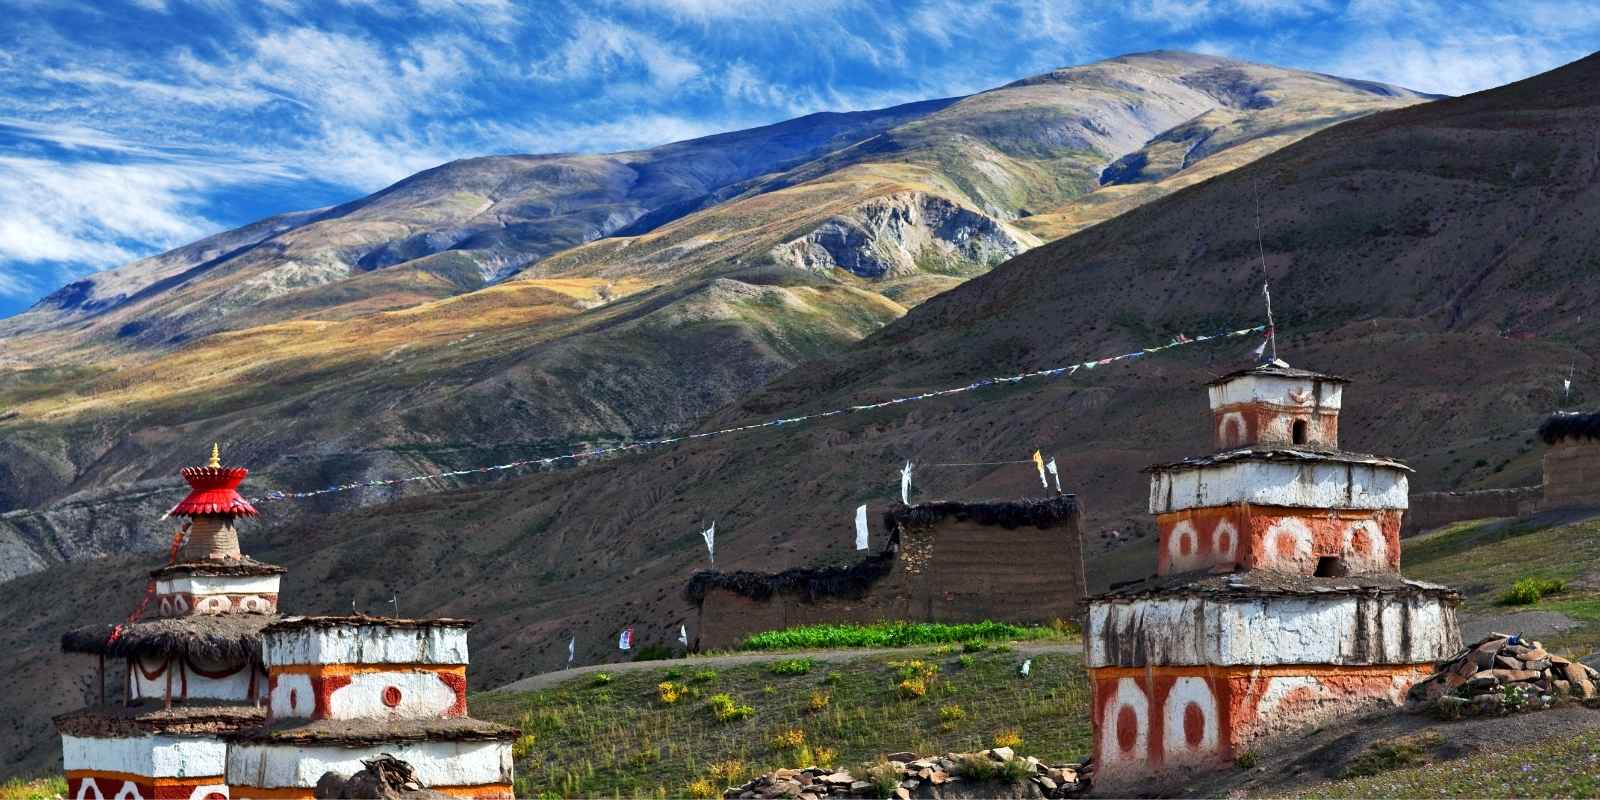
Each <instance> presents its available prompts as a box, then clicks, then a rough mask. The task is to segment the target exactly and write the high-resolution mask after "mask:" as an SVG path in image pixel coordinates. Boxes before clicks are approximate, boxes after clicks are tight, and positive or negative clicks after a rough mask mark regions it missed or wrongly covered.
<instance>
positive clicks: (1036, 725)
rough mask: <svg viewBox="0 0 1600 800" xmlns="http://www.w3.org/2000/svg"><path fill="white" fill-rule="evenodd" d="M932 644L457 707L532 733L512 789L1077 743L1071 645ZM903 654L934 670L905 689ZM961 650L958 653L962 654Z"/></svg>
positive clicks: (642, 784)
mask: <svg viewBox="0 0 1600 800" xmlns="http://www.w3.org/2000/svg"><path fill="white" fill-rule="evenodd" d="M931 652H933V651H931V650H930V649H928V648H921V649H912V650H907V651H905V654H904V655H897V656H870V657H865V658H862V659H860V660H856V661H851V662H847V663H844V664H817V665H815V666H813V667H812V668H811V670H810V671H809V672H807V673H805V674H800V675H778V674H774V673H772V672H771V671H770V670H769V667H768V666H767V665H762V666H741V667H736V668H732V669H726V670H722V671H714V677H712V678H710V679H697V677H696V676H697V671H696V670H694V669H693V668H687V669H684V670H682V672H681V674H680V673H678V672H674V673H671V674H670V675H669V673H668V672H667V670H666V669H665V668H663V669H660V670H640V671H634V672H628V673H619V674H618V675H617V676H615V677H614V678H613V679H612V680H611V681H610V682H609V683H603V684H602V683H598V682H596V681H595V680H594V679H593V678H584V679H582V680H579V681H575V682H573V683H569V684H565V685H562V686H559V687H556V688H553V689H548V690H544V691H539V692H531V693H525V694H500V693H493V694H476V695H473V697H472V699H471V701H470V707H471V709H472V713H473V716H477V717H482V718H485V719H491V720H495V721H498V722H504V723H507V724H511V725H516V726H518V727H520V728H521V729H522V730H523V731H524V733H527V734H531V735H532V737H533V738H532V740H531V742H525V743H523V744H522V745H521V746H520V747H519V757H518V759H517V765H516V768H517V795H518V796H519V797H534V796H543V795H554V796H564V797H579V796H589V797H593V796H603V795H612V794H620V795H623V796H636V795H644V796H657V795H665V796H675V797H677V796H683V795H684V794H685V792H686V790H687V787H688V786H689V784H690V783H691V782H692V781H694V780H695V779H696V778H707V779H709V780H712V782H713V783H714V785H716V786H718V787H719V788H720V787H721V786H725V785H728V784H733V783H738V782H742V781H744V780H747V779H748V778H749V777H751V776H753V775H756V774H760V773H762V772H765V771H768V770H771V769H775V768H778V767H785V766H790V767H792V766H797V765H798V766H809V765H810V764H809V763H807V764H797V761H811V760H816V761H823V762H824V763H822V764H819V765H826V766H839V767H846V768H848V767H855V766H858V765H861V764H864V763H869V762H872V761H874V760H876V759H878V758H879V757H881V756H882V755H884V754H886V753H892V752H897V751H900V750H915V751H918V752H923V753H933V752H939V753H943V752H951V751H968V750H974V749H978V748H983V747H991V746H993V745H994V739H995V737H996V736H997V735H999V734H1002V733H1003V732H1006V731H1014V732H1015V733H1017V734H1018V735H1020V736H1021V738H1022V743H1021V744H1020V745H1017V748H1018V750H1019V752H1022V753H1025V754H1028V755H1034V756H1038V757H1039V758H1041V759H1045V760H1051V761H1065V760H1073V759H1080V760H1081V759H1082V758H1084V757H1085V756H1087V755H1088V750H1089V721H1088V716H1087V715H1086V713H1085V709H1086V708H1087V705H1088V684H1087V682H1086V679H1085V676H1084V673H1083V664H1082V661H1081V660H1080V659H1079V658H1077V657H1076V656H1068V655H1043V656H1038V657H1035V658H1034V660H1033V666H1032V669H1031V675H1030V676H1029V677H1027V678H1024V677H1022V676H1021V675H1020V674H1018V666H1019V664H1020V663H1021V660H1022V659H1021V657H1020V656H1017V655H1015V654H1012V653H996V652H982V653H975V654H971V655H970V656H968V657H967V658H966V659H962V657H961V656H959V655H956V654H954V653H947V654H944V655H942V656H933V655H930V653H931ZM773 658H774V661H773V663H778V662H780V661H781V660H783V659H784V657H783V656H777V655H775V656H774V657H773ZM910 659H923V660H924V661H925V663H930V664H934V663H936V664H938V666H939V670H940V671H939V676H938V678H936V679H935V680H934V681H933V682H932V685H931V687H930V688H929V690H928V692H927V694H926V695H925V696H923V697H921V698H918V699H903V698H902V697H901V696H900V694H899V691H898V690H897V688H896V687H897V684H898V683H899V681H900V677H899V674H898V672H897V670H896V668H894V667H891V666H890V662H901V661H906V660H910ZM963 660H965V661H967V662H968V663H969V664H970V666H962V662H963ZM668 680H671V681H673V682H675V683H679V684H683V685H685V686H687V687H689V688H690V689H691V690H693V692H694V693H695V694H697V695H699V696H698V697H692V696H686V697H684V698H682V699H680V700H679V701H678V702H677V703H675V704H672V705H667V704H665V703H663V702H662V701H661V700H660V698H659V696H658V691H657V684H659V683H661V682H663V681H668ZM719 692H726V693H728V694H730V695H732V696H733V697H734V698H735V699H736V701H737V702H739V703H740V704H744V705H749V706H750V707H751V708H753V709H754V714H753V715H751V716H750V717H748V718H746V719H742V720H735V721H732V722H727V723H718V722H717V721H715V720H714V719H713V718H712V716H711V713H710V711H709V710H708V709H707V707H706V702H705V698H706V697H708V696H710V695H712V694H715V693H719ZM813 693H820V694H823V695H826V696H827V698H828V701H827V705H826V707H825V708H823V709H822V710H820V711H812V710H811V707H810V704H811V697H812V695H813ZM949 707H959V708H960V713H961V714H962V718H961V719H959V720H955V721H953V722H950V723H949V724H948V725H946V726H945V727H943V728H942V727H941V725H942V724H943V723H942V720H948V718H949V717H950V716H951V715H953V714H954V713H955V712H951V711H945V712H944V714H945V717H941V709H945V708H949ZM794 730H800V731H803V739H804V742H805V746H806V747H807V748H808V749H809V755H810V756H811V758H810V759H807V758H805V756H807V755H808V753H804V752H799V748H798V747H796V746H793V745H790V744H783V743H779V742H777V741H776V738H777V737H778V736H779V735H780V734H782V733H785V732H789V731H794ZM819 749H820V750H822V751H828V752H831V753H832V754H833V757H832V758H827V759H824V758H823V757H824V756H826V755H828V752H822V754H821V756H819V755H818V753H819ZM719 796H720V795H719Z"/></svg>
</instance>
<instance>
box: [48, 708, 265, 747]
mask: <svg viewBox="0 0 1600 800" xmlns="http://www.w3.org/2000/svg"><path fill="white" fill-rule="evenodd" d="M266 717H267V711H266V709H265V708H262V707H261V705H260V704H258V703H253V702H245V701H240V702H227V701H224V700H205V701H201V702H194V701H184V700H174V701H173V703H172V708H165V707H164V703H162V702H161V701H159V700H141V701H139V702H137V703H134V704H133V705H131V706H129V705H125V704H123V703H112V704H109V705H103V706H91V707H89V708H83V709H79V710H77V711H73V712H71V713H68V714H62V715H61V716H58V717H56V718H55V723H56V730H57V731H59V732H60V733H62V734H64V735H67V736H87V737H94V738H101V739H106V738H121V737H126V736H142V735H147V734H153V733H162V734H169V735H189V736H216V735H219V734H225V733H232V732H234V731H236V730H239V729H240V728H248V727H254V726H257V725H260V724H261V723H262V722H265V721H266Z"/></svg>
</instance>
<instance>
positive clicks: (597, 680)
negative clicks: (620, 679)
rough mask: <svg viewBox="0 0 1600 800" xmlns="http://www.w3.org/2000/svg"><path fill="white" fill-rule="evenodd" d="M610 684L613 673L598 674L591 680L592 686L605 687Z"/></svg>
mask: <svg viewBox="0 0 1600 800" xmlns="http://www.w3.org/2000/svg"><path fill="white" fill-rule="evenodd" d="M610 682H611V673H609V672H596V673H595V674H594V675H593V676H592V677H590V678H589V685H590V686H604V685H606V684H608V683H610Z"/></svg>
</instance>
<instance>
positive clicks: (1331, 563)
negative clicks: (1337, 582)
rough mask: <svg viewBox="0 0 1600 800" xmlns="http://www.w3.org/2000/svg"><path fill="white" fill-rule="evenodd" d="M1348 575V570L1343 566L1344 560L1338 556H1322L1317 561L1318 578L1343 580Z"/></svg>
mask: <svg viewBox="0 0 1600 800" xmlns="http://www.w3.org/2000/svg"><path fill="white" fill-rule="evenodd" d="M1349 574H1350V568H1349V567H1347V566H1345V563H1344V559H1342V558H1340V557H1338V556H1323V557H1322V558H1319V559H1317V574H1316V577H1318V578H1343V577H1344V576H1346V575H1349Z"/></svg>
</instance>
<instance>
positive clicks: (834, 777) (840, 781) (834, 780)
mask: <svg viewBox="0 0 1600 800" xmlns="http://www.w3.org/2000/svg"><path fill="white" fill-rule="evenodd" d="M822 782H823V783H826V784H828V785H830V786H851V785H854V784H855V783H856V779H855V778H854V777H853V776H851V774H850V773H848V772H835V773H833V774H831V775H825V776H823V778H822Z"/></svg>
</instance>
